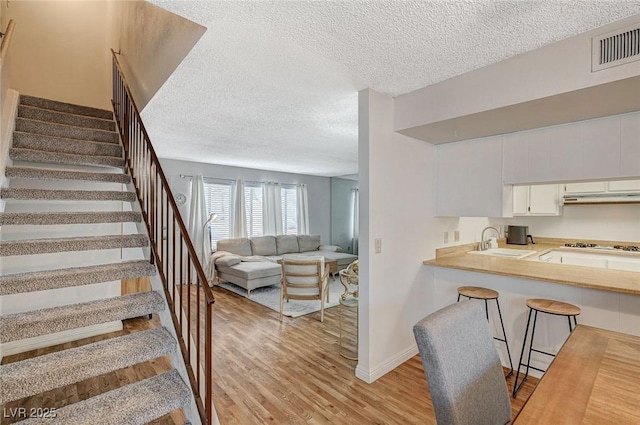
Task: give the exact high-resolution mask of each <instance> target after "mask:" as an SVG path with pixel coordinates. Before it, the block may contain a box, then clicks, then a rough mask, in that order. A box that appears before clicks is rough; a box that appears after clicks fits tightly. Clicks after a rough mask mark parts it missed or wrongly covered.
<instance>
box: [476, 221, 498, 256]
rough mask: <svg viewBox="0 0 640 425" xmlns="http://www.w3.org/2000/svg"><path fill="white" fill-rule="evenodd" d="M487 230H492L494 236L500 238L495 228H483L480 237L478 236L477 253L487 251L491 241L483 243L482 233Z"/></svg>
mask: <svg viewBox="0 0 640 425" xmlns="http://www.w3.org/2000/svg"><path fill="white" fill-rule="evenodd" d="M489 229H493V230H495V232H496V235H498V237H500V231H499V230H498V229H496V228H495V227H491V226H489V227H485V228H484V229H482V235H481V236H480V244H479V245H478V251H485V250H487V249H489V248H490V245H489V243H490V242H491V241H485V240H484V232H486V231H487V230H489Z"/></svg>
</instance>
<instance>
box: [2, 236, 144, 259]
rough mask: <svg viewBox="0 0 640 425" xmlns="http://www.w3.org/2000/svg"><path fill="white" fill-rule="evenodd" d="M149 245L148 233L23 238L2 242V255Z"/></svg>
mask: <svg viewBox="0 0 640 425" xmlns="http://www.w3.org/2000/svg"><path fill="white" fill-rule="evenodd" d="M148 245H149V238H147V236H146V235H140V234H135V235H109V236H83V237H76V238H54V239H22V240H15V241H2V242H0V256H5V257H6V256H12V255H35V254H50V253H53V252H70V251H92V250H99V249H120V248H137V247H145V246H148Z"/></svg>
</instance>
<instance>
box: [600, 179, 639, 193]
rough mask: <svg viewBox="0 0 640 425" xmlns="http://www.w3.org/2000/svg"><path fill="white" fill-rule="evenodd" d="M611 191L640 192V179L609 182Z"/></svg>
mask: <svg viewBox="0 0 640 425" xmlns="http://www.w3.org/2000/svg"><path fill="white" fill-rule="evenodd" d="M608 189H609V192H640V180H621V181H613V182H609V187H608Z"/></svg>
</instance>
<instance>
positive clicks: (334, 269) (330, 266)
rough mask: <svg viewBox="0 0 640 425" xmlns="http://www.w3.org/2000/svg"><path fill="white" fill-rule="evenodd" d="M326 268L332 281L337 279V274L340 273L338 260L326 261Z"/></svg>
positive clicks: (327, 259)
mask: <svg viewBox="0 0 640 425" xmlns="http://www.w3.org/2000/svg"><path fill="white" fill-rule="evenodd" d="M324 267H325V269H326V270H327V271H328V272H329V274H330V275H331V279H335V278H336V273H338V260H334V259H331V258H326V257H325V259H324Z"/></svg>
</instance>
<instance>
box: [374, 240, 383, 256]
mask: <svg viewBox="0 0 640 425" xmlns="http://www.w3.org/2000/svg"><path fill="white" fill-rule="evenodd" d="M375 244H376V254H380V253H381V252H382V239H381V238H377V239H376V240H375Z"/></svg>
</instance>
